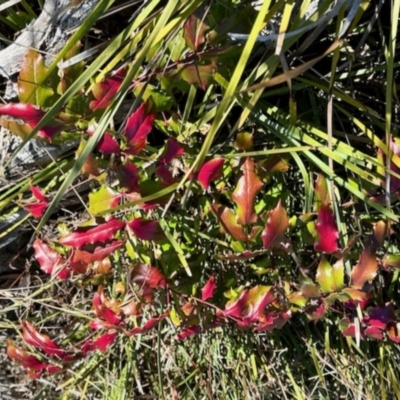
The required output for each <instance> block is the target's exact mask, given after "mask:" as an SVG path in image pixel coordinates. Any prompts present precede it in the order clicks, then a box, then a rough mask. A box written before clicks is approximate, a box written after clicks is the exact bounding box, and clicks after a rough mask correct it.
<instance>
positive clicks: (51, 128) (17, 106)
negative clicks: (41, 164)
mask: <svg viewBox="0 0 400 400" xmlns="http://www.w3.org/2000/svg"><path fill="white" fill-rule="evenodd" d="M2 115H3V116H8V117H12V118H16V119H20V120H22V121H24V122H26V123H27V124H28V125H29V127H30V128H32V129H34V128H35V127H36V125H37V124H38V123H39V121H40V120H41V119H42V117H43V116H44V115H45V111H43V110H42V109H41V108H40V107H36V106H34V105H32V104H22V103H8V104H4V105H0V116H2ZM1 122H2V125H3V126H4V127H5V128H7V129H10V130H11V131H13V130H12V126H10V124H7V122H8V121H4V120H3V119H2V120H1ZM11 122H13V121H11ZM32 129H31V131H32ZM61 130H62V126H61V125H60V124H58V123H55V124H54V125H46V126H44V127H42V128H41V129H39V131H38V133H37V135H38V137H40V138H43V139H46V140H48V141H50V142H51V140H52V139H53V137H54V135H56V134H57V133H58V132H60V131H61ZM29 133H30V132H29Z"/></svg>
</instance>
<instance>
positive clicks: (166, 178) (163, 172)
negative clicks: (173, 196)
mask: <svg viewBox="0 0 400 400" xmlns="http://www.w3.org/2000/svg"><path fill="white" fill-rule="evenodd" d="M154 172H155V173H156V174H157V176H159V177H160V179H161V183H162V184H163V185H165V186H170V185H172V184H174V183H176V182H177V180H176V179H175V178H174V177H173V175H172V172H171V171H170V170H169V169H168V167H166V166H165V165H160V166H158V167H157V168H156V170H155V171H154Z"/></svg>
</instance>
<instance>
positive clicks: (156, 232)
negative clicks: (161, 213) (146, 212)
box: [127, 218, 165, 241]
mask: <svg viewBox="0 0 400 400" xmlns="http://www.w3.org/2000/svg"><path fill="white" fill-rule="evenodd" d="M127 226H128V227H129V229H131V230H132V232H133V233H134V235H135V236H136V237H138V238H139V239H141V240H148V241H153V240H163V239H165V234H164V231H163V230H162V229H161V227H160V224H159V223H158V222H157V221H146V220H144V219H141V218H134V219H133V220H132V221H130V222H128V223H127Z"/></svg>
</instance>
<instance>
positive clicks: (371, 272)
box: [350, 246, 378, 289]
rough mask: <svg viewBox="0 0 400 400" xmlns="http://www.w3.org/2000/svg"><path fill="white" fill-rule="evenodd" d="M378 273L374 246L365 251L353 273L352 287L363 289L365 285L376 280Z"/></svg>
mask: <svg viewBox="0 0 400 400" xmlns="http://www.w3.org/2000/svg"><path fill="white" fill-rule="evenodd" d="M377 272H378V261H377V260H376V256H375V252H374V250H373V248H372V246H369V247H367V248H365V249H364V250H363V252H362V253H361V255H360V259H359V261H358V264H357V265H356V266H355V267H354V268H353V270H352V271H351V275H350V278H351V285H352V286H353V287H354V288H356V289H362V288H363V286H364V284H365V283H366V282H367V281H369V280H372V279H374V278H375V276H376V274H377Z"/></svg>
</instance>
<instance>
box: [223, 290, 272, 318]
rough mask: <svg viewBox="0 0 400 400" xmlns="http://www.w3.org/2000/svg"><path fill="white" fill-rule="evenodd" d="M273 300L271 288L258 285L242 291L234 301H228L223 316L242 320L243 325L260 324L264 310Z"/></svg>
mask: <svg viewBox="0 0 400 400" xmlns="http://www.w3.org/2000/svg"><path fill="white" fill-rule="evenodd" d="M275 299H276V297H275V295H274V293H273V290H272V287H271V286H261V285H258V286H255V287H253V288H251V289H250V290H244V291H243V292H242V293H241V294H240V296H239V298H237V299H236V300H230V301H228V302H227V304H226V306H225V310H224V312H223V315H224V316H228V317H236V318H241V319H244V321H243V322H244V323H245V324H250V323H253V322H260V321H262V320H263V319H264V318H265V313H264V311H265V308H266V307H267V306H268V305H269V304H271V303H272V302H273V301H275Z"/></svg>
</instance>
